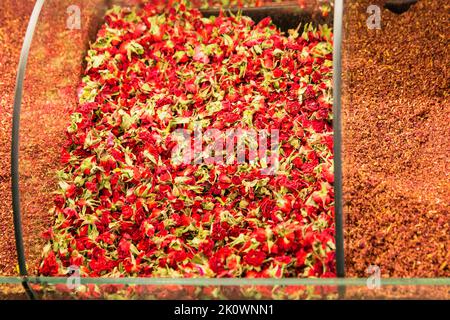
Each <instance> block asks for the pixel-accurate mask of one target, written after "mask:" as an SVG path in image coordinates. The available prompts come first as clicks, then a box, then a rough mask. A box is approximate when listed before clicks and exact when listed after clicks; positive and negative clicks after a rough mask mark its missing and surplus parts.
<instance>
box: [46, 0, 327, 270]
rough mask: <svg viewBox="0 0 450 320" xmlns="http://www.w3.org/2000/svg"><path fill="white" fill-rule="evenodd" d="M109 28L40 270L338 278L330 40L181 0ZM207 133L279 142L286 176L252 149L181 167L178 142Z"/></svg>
mask: <svg viewBox="0 0 450 320" xmlns="http://www.w3.org/2000/svg"><path fill="white" fill-rule="evenodd" d="M105 21H106V22H105V24H104V25H103V26H102V28H101V29H100V31H99V33H98V37H97V40H96V41H95V42H94V43H93V44H92V45H91V48H90V50H89V51H88V56H87V58H86V60H87V68H86V72H85V76H84V78H83V80H82V84H81V87H80V90H79V102H80V103H79V105H78V107H77V109H76V111H75V112H74V113H72V115H71V124H70V126H69V128H68V130H67V140H66V143H65V144H64V147H63V150H62V153H61V161H62V163H63V165H64V169H63V170H61V171H60V172H59V174H58V175H59V178H60V183H59V185H60V188H59V189H58V195H57V196H56V198H55V206H54V208H53V213H54V217H55V221H54V225H53V226H52V227H51V228H50V229H49V230H48V231H47V232H46V234H45V237H46V239H48V244H47V245H46V246H45V249H44V252H43V255H44V257H43V260H42V264H41V267H40V273H41V274H43V275H57V274H65V273H66V272H67V268H68V267H69V266H74V265H76V266H80V272H81V274H82V275H89V276H106V275H108V276H137V275H139V276H162V277H164V276H168V277H178V276H186V277H192V276H207V277H282V276H285V277H302V276H303V277H308V276H314V277H331V276H334V275H335V261H334V257H335V253H334V208H333V205H334V192H333V187H332V185H333V154H332V146H333V135H332V133H333V132H332V112H331V110H332V95H331V84H332V60H331V59H332V33H331V30H330V29H328V28H327V27H326V26H322V27H320V28H319V29H318V30H314V29H313V28H312V27H309V26H307V27H305V31H304V32H303V34H299V33H298V32H297V31H292V32H291V33H290V35H289V36H285V35H283V34H281V33H280V32H279V31H278V30H277V28H276V27H275V26H274V25H272V23H271V21H270V19H269V18H267V19H264V20H263V21H261V22H260V23H259V24H257V25H255V24H254V23H253V22H252V21H251V19H250V18H248V17H243V16H230V17H225V16H219V17H215V18H214V17H211V18H205V17H202V16H201V14H200V12H199V11H197V10H190V9H187V8H186V6H185V4H184V3H181V4H177V5H176V6H175V7H174V8H170V9H165V10H163V11H159V10H158V9H156V8H155V7H153V6H151V5H146V6H144V8H142V9H127V8H119V7H115V8H113V9H112V10H110V11H109V12H108V14H107V15H106V18H105ZM198 124H199V125H200V130H203V129H215V130H216V131H215V132H218V134H217V136H215V137H214V144H215V146H217V144H221V143H223V141H224V139H225V134H226V132H227V130H228V129H241V130H243V131H245V132H247V131H251V130H254V131H256V132H263V131H265V130H266V131H267V132H270V134H269V135H271V134H272V133H273V132H275V131H277V130H278V132H279V149H278V151H279V156H278V161H279V166H278V167H277V168H276V170H275V171H274V172H272V173H273V174H266V173H265V172H264V170H262V169H264V168H265V167H266V166H267V163H266V162H265V160H264V157H262V156H261V155H259V156H258V157H256V158H253V160H254V161H250V158H251V155H250V153H251V152H250V151H248V152H246V155H245V157H246V158H248V159H249V161H246V162H245V163H237V162H236V161H234V162H233V161H232V162H231V164H229V163H228V162H227V163H215V164H211V163H208V160H211V158H208V157H205V158H204V160H205V161H204V162H201V163H184V164H183V163H181V164H180V163H175V162H174V161H173V160H174V159H173V158H172V153H173V152H174V150H175V149H176V148H177V143H176V141H175V140H174V138H173V135H172V134H171V133H173V132H174V131H175V130H177V129H185V130H188V129H189V130H190V129H192V128H193V127H194V126H195V125H198ZM246 130H247V131H246ZM189 139H190V138H189ZM189 139H187V140H189ZM208 143H209V144H208ZM200 146H201V147H202V146H203V147H207V146H211V139H210V140H208V139H204V141H203V142H201V143H200ZM216 152H217V149H216ZM273 152H274V150H272V152H270V151H269V153H270V154H273ZM203 155H204V153H203ZM216 155H217V153H216ZM226 157H227V159H229V158H228V155H227V156H226Z"/></svg>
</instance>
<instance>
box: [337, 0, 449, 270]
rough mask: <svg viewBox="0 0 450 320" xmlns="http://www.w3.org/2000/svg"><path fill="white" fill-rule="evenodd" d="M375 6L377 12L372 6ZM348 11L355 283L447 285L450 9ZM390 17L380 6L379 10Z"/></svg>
mask: <svg viewBox="0 0 450 320" xmlns="http://www.w3.org/2000/svg"><path fill="white" fill-rule="evenodd" d="M375 3H376V2H375ZM371 4H374V2H373V1H352V2H351V3H347V8H346V14H345V19H346V21H344V23H345V26H346V39H345V42H344V46H343V47H344V54H343V56H344V61H343V66H344V67H343V70H344V77H345V79H344V86H345V87H344V96H343V99H344V100H343V115H342V117H343V152H344V153H343V160H344V167H343V173H344V176H343V181H344V201H345V202H344V213H345V243H346V252H345V254H346V264H347V273H348V275H349V276H360V277H363V276H366V275H367V274H366V273H365V270H366V269H367V267H368V266H369V265H378V266H379V267H380V269H381V273H382V275H383V276H390V277H448V276H450V266H449V261H450V250H449V249H450V176H449V175H450V160H449V159H450V158H449V151H450V139H449V134H450V116H449V115H450V113H449V107H450V103H449V96H448V88H449V65H448V61H449V54H448V34H449V33H450V28H449V24H448V9H449V6H448V3H447V2H446V1H443V0H442V1H432V0H423V1H419V2H418V3H417V4H415V5H413V6H412V7H411V8H410V10H409V11H408V12H405V13H403V14H401V15H396V14H394V13H392V12H390V11H388V10H384V9H382V11H381V29H380V30H370V29H368V28H367V26H366V20H367V18H368V14H367V13H366V10H367V7H368V6H369V5H371ZM377 4H378V5H379V6H380V7H381V8H383V1H378V3H377Z"/></svg>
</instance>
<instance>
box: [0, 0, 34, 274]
mask: <svg viewBox="0 0 450 320" xmlns="http://www.w3.org/2000/svg"><path fill="white" fill-rule="evenodd" d="M33 5H34V1H19V2H18V1H14V0H4V1H2V8H1V10H0V52H1V54H0V87H1V95H0V236H1V239H2V240H1V241H0V276H1V275H12V274H14V273H15V269H14V267H15V265H16V264H17V263H16V247H15V242H14V227H13V218H12V209H11V201H12V200H11V179H10V170H11V166H10V163H11V162H10V154H11V118H12V105H13V100H14V86H15V80H16V70H17V63H18V62H19V54H20V50H21V48H22V41H23V37H24V35H25V30H26V26H27V23H28V19H29V15H30V14H31V11H32V10H33Z"/></svg>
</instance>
